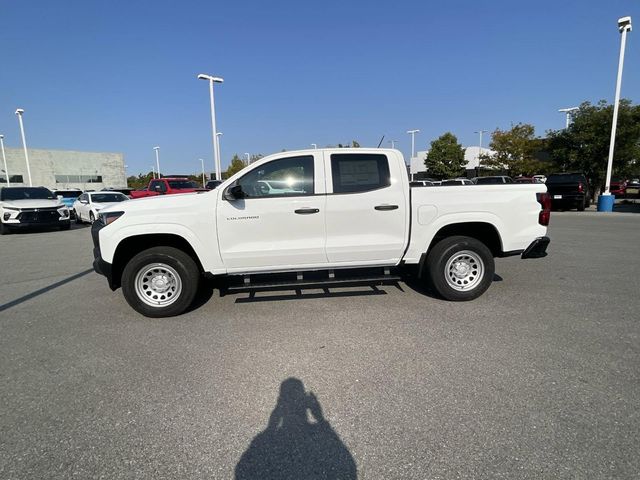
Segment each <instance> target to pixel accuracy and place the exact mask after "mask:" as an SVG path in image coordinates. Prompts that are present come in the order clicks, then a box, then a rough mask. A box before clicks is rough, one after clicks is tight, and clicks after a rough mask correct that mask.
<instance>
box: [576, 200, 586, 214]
mask: <svg viewBox="0 0 640 480" xmlns="http://www.w3.org/2000/svg"><path fill="white" fill-rule="evenodd" d="M585 204H586V200H585V199H584V198H583V199H582V200H580V201H578V205H577V208H578V211H579V212H584V207H585Z"/></svg>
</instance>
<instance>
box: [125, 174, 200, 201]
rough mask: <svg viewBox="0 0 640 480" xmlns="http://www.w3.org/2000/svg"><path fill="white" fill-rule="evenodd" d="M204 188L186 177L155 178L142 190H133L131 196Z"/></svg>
mask: <svg viewBox="0 0 640 480" xmlns="http://www.w3.org/2000/svg"><path fill="white" fill-rule="evenodd" d="M202 190H204V189H203V188H202V187H201V186H200V185H199V184H198V183H196V182H194V181H192V180H189V179H188V178H180V177H176V178H171V177H166V178H156V179H154V180H151V181H150V182H149V186H148V187H147V188H146V189H144V190H133V191H132V192H131V198H142V197H154V196H156V195H172V194H176V193H189V192H197V191H202Z"/></svg>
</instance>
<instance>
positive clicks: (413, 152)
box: [407, 130, 420, 158]
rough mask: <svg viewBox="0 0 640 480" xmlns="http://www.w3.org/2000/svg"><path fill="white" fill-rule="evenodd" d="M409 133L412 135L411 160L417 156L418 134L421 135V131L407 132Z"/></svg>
mask: <svg viewBox="0 0 640 480" xmlns="http://www.w3.org/2000/svg"><path fill="white" fill-rule="evenodd" d="M407 133H408V134H409V135H411V158H414V157H415V156H416V133H420V130H407Z"/></svg>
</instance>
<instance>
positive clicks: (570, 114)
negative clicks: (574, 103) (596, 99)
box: [558, 107, 580, 128]
mask: <svg viewBox="0 0 640 480" xmlns="http://www.w3.org/2000/svg"><path fill="white" fill-rule="evenodd" d="M576 110H580V107H569V108H561V109H559V110H558V111H559V112H562V113H566V114H567V121H566V123H565V127H564V128H569V125H570V124H571V118H572V117H573V112H575V111H576Z"/></svg>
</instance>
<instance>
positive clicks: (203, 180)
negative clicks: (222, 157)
mask: <svg viewBox="0 0 640 480" xmlns="http://www.w3.org/2000/svg"><path fill="white" fill-rule="evenodd" d="M198 160H200V163H201V165H202V188H204V187H205V185H206V183H207V182H206V180H205V178H204V160H203V159H201V158H199V159H198Z"/></svg>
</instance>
